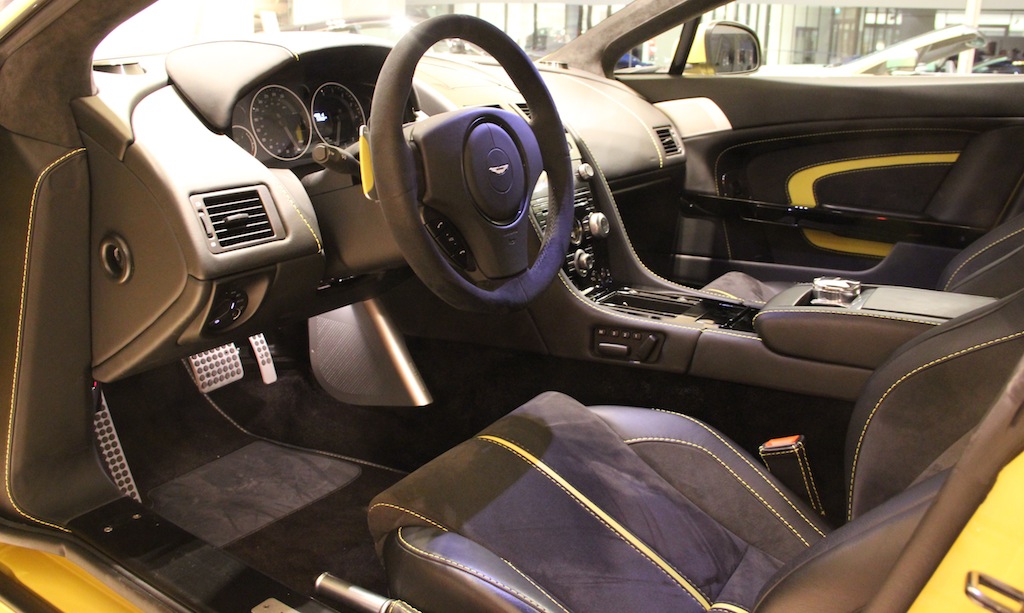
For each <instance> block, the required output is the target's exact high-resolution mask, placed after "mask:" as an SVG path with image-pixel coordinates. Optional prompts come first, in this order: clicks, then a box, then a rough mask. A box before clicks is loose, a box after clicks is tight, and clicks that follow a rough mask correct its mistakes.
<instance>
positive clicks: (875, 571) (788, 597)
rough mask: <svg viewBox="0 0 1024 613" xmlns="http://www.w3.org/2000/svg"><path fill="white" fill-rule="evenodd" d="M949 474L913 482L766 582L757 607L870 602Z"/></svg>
mask: <svg viewBox="0 0 1024 613" xmlns="http://www.w3.org/2000/svg"><path fill="white" fill-rule="evenodd" d="M948 474H949V471H944V472H942V473H939V474H937V475H935V476H933V477H931V478H929V479H926V480H924V481H922V482H921V483H918V484H917V485H914V486H913V487H911V488H909V489H908V490H906V491H905V492H903V493H902V494H900V495H898V496H896V497H895V498H892V499H890V500H888V501H887V502H885V503H883V504H881V505H879V506H877V507H875V508H874V509H872V510H871V511H868V512H867V513H864V514H863V515H861V516H860V517H859V518H858V519H857V521H855V522H851V523H848V524H846V525H844V526H842V527H841V528H838V529H836V530H835V531H833V532H832V534H830V535H829V537H828V538H827V539H825V540H823V541H822V542H820V543H818V544H817V545H816V546H814V547H812V548H811V549H809V550H807V551H806V552H805V553H803V554H801V555H800V556H797V557H796V558H795V559H793V560H791V561H790V562H789V563H788V564H786V565H785V566H783V567H782V568H781V569H780V570H779V571H778V572H777V573H776V574H775V576H774V577H772V579H771V580H770V581H768V583H767V584H765V586H764V588H763V589H762V591H761V595H760V596H759V598H758V603H757V606H756V607H754V609H753V610H756V611H757V612H758V613H762V612H772V611H780V612H781V611H786V612H791V611H856V610H860V609H861V608H863V607H864V606H866V605H867V603H868V602H869V601H870V600H871V598H872V597H873V596H874V595H875V593H876V592H877V591H878V589H879V588H880V587H881V585H882V583H883V581H885V579H886V578H887V577H888V575H889V572H890V570H891V569H892V567H893V564H895V562H896V558H897V557H899V555H900V553H901V552H902V551H903V548H904V547H905V546H906V544H907V542H908V541H909V540H910V537H911V535H912V534H913V532H914V530H915V529H916V528H917V525H918V524H919V523H920V521H921V518H922V517H923V516H924V514H925V512H926V511H927V510H928V508H929V507H930V506H931V504H932V501H933V500H934V499H935V496H936V495H937V494H938V492H939V488H940V487H942V483H943V482H944V481H945V479H946V476H947V475H948Z"/></svg>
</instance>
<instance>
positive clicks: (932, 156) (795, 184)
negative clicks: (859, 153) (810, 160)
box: [786, 152, 960, 208]
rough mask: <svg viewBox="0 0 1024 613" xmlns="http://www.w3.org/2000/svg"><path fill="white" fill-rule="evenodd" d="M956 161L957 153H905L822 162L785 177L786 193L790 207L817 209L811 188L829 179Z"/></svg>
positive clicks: (816, 202)
mask: <svg viewBox="0 0 1024 613" xmlns="http://www.w3.org/2000/svg"><path fill="white" fill-rule="evenodd" d="M959 157H960V154H959V153H955V152H954V153H907V154H900V155H883V156H878V157H866V158H857V159H853V160H840V161H838V162H825V163H824V164H816V165H814V166H808V167H806V168H801V169H800V170H798V171H796V172H794V173H793V174H791V175H790V176H789V180H788V181H787V182H786V193H787V194H788V195H789V202H790V203H791V204H793V205H794V206H802V207H806V208H814V207H816V206H818V201H817V198H816V197H815V195H814V184H815V183H817V182H818V181H819V180H821V179H824V178H825V177H827V176H830V175H836V174H840V173H844V172H855V171H859V170H874V169H876V168H892V167H895V166H928V165H936V164H952V163H954V162H956V160H957V158H959Z"/></svg>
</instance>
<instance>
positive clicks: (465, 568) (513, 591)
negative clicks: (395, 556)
mask: <svg viewBox="0 0 1024 613" xmlns="http://www.w3.org/2000/svg"><path fill="white" fill-rule="evenodd" d="M398 540H400V541H402V544H404V545H405V546H406V547H408V548H409V549H412V550H413V551H415V552H416V553H418V554H420V555H422V556H425V557H428V558H430V559H432V560H437V561H439V562H444V563H445V564H450V565H452V566H454V567H455V568H458V569H459V570H461V571H463V572H466V573H469V574H470V575H473V576H474V577H477V578H479V579H482V580H484V581H485V582H487V583H490V584H491V585H494V586H496V587H500V588H501V589H503V590H505V591H506V592H508V593H509V594H512V595H514V596H515V597H517V598H519V599H520V600H522V601H524V602H528V603H530V605H532V606H534V607H536V608H537V609H539V610H541V611H547V609H546V608H545V607H544V606H543V605H542V604H540V603H539V602H537V601H536V600H534V599H533V598H530V597H529V596H527V595H526V594H523V593H522V592H520V591H519V590H517V589H515V588H513V587H509V586H507V585H505V584H504V583H502V582H501V581H498V580H497V579H495V578H494V577H491V576H490V575H486V574H484V573H482V572H480V571H478V570H476V569H474V568H470V567H468V566H466V565H464V564H459V563H458V562H456V561H455V560H450V559H448V558H446V557H444V556H442V555H438V554H436V553H431V552H429V551H423V550H422V549H420V548H419V547H416V546H415V545H413V544H412V543H410V542H409V541H407V540H405V537H403V536H402V529H401V528H399V529H398Z"/></svg>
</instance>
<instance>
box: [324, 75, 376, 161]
mask: <svg viewBox="0 0 1024 613" xmlns="http://www.w3.org/2000/svg"><path fill="white" fill-rule="evenodd" d="M310 109H311V111H312V115H313V127H314V129H316V133H317V134H319V135H320V138H322V139H323V141H324V142H325V143H327V144H328V145H334V146H336V147H347V146H349V145H351V144H352V143H354V142H356V141H357V140H359V126H361V125H363V124H364V123H366V115H365V114H364V113H363V107H362V106H361V105H360V104H359V100H357V99H356V97H355V95H354V94H353V93H352V91H351V90H349V89H348V88H347V87H345V86H344V85H342V84H340V83H324V84H323V85H321V86H320V88H319V89H317V90H316V93H314V94H313V103H312V105H311V106H310Z"/></svg>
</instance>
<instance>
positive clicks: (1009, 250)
mask: <svg viewBox="0 0 1024 613" xmlns="http://www.w3.org/2000/svg"><path fill="white" fill-rule="evenodd" d="M1022 262H1024V214H1019V215H1017V216H1016V217H1013V218H1012V219H1010V220H1009V221H1006V222H1004V223H1002V224H1000V225H998V226H996V227H995V228H994V229H992V230H991V231H990V232H988V233H987V234H985V235H984V236H982V237H981V238H979V239H978V240H976V241H974V242H973V243H971V244H970V245H968V246H967V248H966V249H964V250H963V251H961V252H960V253H959V254H958V255H957V256H956V257H955V258H953V260H952V261H950V263H949V264H948V265H947V266H946V269H945V270H944V271H943V273H942V277H941V278H940V279H939V284H938V288H939V289H941V290H943V291H947V292H959V293H961V294H976V295H978V296H992V297H995V298H1004V297H1006V296H1009V295H1010V294H1012V293H1014V292H1015V291H1017V290H1019V289H1020V288H1021V287H1024V266H1022V265H1021V264H1022Z"/></svg>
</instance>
